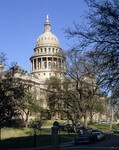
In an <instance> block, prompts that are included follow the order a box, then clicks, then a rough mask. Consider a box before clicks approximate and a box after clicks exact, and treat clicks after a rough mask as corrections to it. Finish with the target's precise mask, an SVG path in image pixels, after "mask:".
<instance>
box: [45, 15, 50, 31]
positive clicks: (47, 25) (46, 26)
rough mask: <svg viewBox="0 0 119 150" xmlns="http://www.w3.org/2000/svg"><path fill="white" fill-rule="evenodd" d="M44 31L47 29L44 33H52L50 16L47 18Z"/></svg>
mask: <svg viewBox="0 0 119 150" xmlns="http://www.w3.org/2000/svg"><path fill="white" fill-rule="evenodd" d="M44 29H45V31H44V32H47V31H50V29H51V25H50V21H49V18H48V15H47V17H46V21H45V24H44Z"/></svg>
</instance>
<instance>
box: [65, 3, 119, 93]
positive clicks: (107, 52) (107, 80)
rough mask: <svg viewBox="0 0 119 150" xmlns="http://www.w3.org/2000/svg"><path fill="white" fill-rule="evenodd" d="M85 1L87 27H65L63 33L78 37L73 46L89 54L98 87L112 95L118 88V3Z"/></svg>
mask: <svg viewBox="0 0 119 150" xmlns="http://www.w3.org/2000/svg"><path fill="white" fill-rule="evenodd" d="M85 1H86V3H87V4H88V6H89V12H88V13H86V16H85V19H86V25H84V26H81V25H79V24H77V23H74V29H71V28H67V29H66V33H67V36H68V37H70V38H77V44H75V47H77V48H79V49H80V50H81V51H83V50H87V51H88V56H89V58H90V59H91V61H92V62H93V67H94V68H95V73H98V75H99V76H98V77H99V80H100V81H101V83H102V84H101V85H102V86H103V87H105V88H107V89H108V90H112V89H113V93H114V91H116V90H117V89H119V2H118V0H103V1H97V0H85Z"/></svg>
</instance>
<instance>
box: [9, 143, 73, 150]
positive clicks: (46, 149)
mask: <svg viewBox="0 0 119 150" xmlns="http://www.w3.org/2000/svg"><path fill="white" fill-rule="evenodd" d="M70 146H73V142H66V143H62V144H61V145H59V146H58V147H57V148H53V147H52V146H43V147H31V148H19V149H9V150H60V149H62V150H65V149H67V148H68V147H70ZM68 149H69V148H68Z"/></svg>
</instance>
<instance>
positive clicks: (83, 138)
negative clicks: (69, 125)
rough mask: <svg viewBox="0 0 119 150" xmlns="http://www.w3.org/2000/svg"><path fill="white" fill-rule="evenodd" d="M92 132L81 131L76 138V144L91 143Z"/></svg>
mask: <svg viewBox="0 0 119 150" xmlns="http://www.w3.org/2000/svg"><path fill="white" fill-rule="evenodd" d="M89 137H90V133H88V132H83V133H79V134H78V135H77V136H76V137H75V138H74V144H75V145H77V144H83V143H89V142H90V138H89Z"/></svg>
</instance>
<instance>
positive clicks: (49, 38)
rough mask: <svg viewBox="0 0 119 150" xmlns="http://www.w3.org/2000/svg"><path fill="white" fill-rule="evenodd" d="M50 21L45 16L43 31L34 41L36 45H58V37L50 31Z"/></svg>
mask: <svg viewBox="0 0 119 150" xmlns="http://www.w3.org/2000/svg"><path fill="white" fill-rule="evenodd" d="M50 27H51V25H50V22H49V19H48V16H47V19H46V21H45V24H44V33H43V34H42V35H40V36H39V37H38V39H37V42H36V47H39V46H44V45H45V46H46V45H51V46H58V47H59V45H60V44H59V40H58V38H57V37H56V36H55V35H54V34H53V33H52V32H51V31H50Z"/></svg>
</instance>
